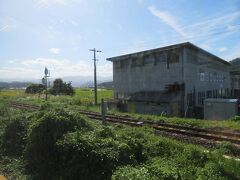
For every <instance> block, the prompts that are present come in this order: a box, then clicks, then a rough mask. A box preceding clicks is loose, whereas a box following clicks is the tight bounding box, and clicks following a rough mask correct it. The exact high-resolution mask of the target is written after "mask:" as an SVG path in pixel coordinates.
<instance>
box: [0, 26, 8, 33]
mask: <svg viewBox="0 0 240 180" xmlns="http://www.w3.org/2000/svg"><path fill="white" fill-rule="evenodd" d="M9 29H10V26H9V25H5V26H3V27H1V28H0V32H8V31H9Z"/></svg>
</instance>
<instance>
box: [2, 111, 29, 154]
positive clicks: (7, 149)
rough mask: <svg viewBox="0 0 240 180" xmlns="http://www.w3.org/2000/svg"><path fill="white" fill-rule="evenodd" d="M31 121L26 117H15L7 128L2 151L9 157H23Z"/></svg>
mask: <svg viewBox="0 0 240 180" xmlns="http://www.w3.org/2000/svg"><path fill="white" fill-rule="evenodd" d="M28 123H29V120H28V118H27V117H26V116H24V115H20V116H18V117H15V118H14V119H13V120H11V122H10V123H9V124H8V125H7V126H6V128H5V131H4V133H3V136H2V150H3V152H4V154H5V155H8V156H16V157H17V156H21V155H22V153H23V150H24V148H25V145H26V143H27V141H26V135H27V129H28Z"/></svg>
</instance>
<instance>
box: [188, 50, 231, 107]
mask: <svg viewBox="0 0 240 180" xmlns="http://www.w3.org/2000/svg"><path fill="white" fill-rule="evenodd" d="M184 51H185V52H184V54H185V59H184V80H185V97H187V94H188V93H191V92H194V90H195V92H196V93H195V95H196V97H195V98H196V102H197V105H202V104H199V103H198V93H199V92H205V93H206V92H207V91H213V90H217V91H218V92H219V91H221V90H222V94H224V93H225V92H226V91H227V89H228V91H229V92H230V90H231V78H230V74H229V71H228V68H227V67H228V66H227V65H225V64H223V63H221V62H219V61H216V60H215V59H214V58H213V57H209V56H207V55H204V53H202V52H197V51H195V50H191V49H187V48H185V50H184ZM205 96H207V95H205ZM186 101H187V100H186ZM185 105H186V103H185Z"/></svg>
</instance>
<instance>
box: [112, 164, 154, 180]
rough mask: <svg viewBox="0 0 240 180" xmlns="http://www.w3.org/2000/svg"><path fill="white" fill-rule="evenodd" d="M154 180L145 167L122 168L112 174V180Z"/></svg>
mask: <svg viewBox="0 0 240 180" xmlns="http://www.w3.org/2000/svg"><path fill="white" fill-rule="evenodd" d="M130 179H131V180H143V179H144V180H155V179H157V177H154V176H153V175H151V174H150V173H149V172H148V169H146V168H145V167H137V168H135V167H132V166H124V167H121V168H119V169H118V170H117V171H115V172H114V174H113V176H112V180H130Z"/></svg>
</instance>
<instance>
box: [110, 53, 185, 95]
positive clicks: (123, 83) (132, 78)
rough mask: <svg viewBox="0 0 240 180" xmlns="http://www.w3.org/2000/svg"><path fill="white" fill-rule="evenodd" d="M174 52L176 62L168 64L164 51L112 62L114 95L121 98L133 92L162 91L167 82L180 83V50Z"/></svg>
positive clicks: (181, 71)
mask: <svg viewBox="0 0 240 180" xmlns="http://www.w3.org/2000/svg"><path fill="white" fill-rule="evenodd" d="M175 53H177V58H178V60H177V62H169V64H168V63H167V60H166V59H165V58H166V54H164V53H155V54H152V55H148V56H143V55H138V56H137V57H131V58H128V59H124V60H120V61H116V62H113V81H114V92H115V97H116V98H120V99H121V98H126V97H128V95H130V94H132V93H135V92H141V91H162V90H164V89H165V87H166V85H168V84H173V83H175V82H178V83H179V84H180V83H182V82H183V79H182V77H183V67H182V62H183V59H182V51H177V52H175ZM164 56H165V57H164Z"/></svg>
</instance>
